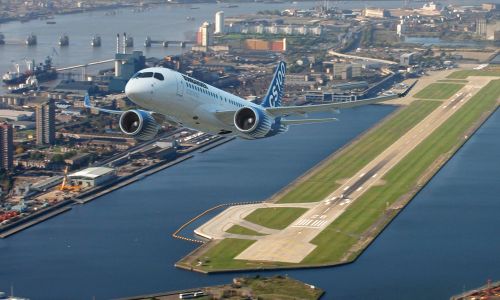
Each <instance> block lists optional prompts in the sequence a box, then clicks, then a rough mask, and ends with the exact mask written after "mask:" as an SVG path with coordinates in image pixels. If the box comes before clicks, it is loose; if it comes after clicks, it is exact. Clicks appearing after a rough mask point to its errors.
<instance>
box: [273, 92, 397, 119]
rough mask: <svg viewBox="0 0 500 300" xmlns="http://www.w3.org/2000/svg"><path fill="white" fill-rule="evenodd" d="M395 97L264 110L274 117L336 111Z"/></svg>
mask: <svg viewBox="0 0 500 300" xmlns="http://www.w3.org/2000/svg"><path fill="white" fill-rule="evenodd" d="M395 98H398V95H390V96H381V97H376V98H371V99H366V100H356V101H348V102H336V103H327V104H317V105H303V106H280V107H270V108H266V111H267V112H268V113H270V114H271V115H273V116H275V117H286V116H292V115H305V114H308V113H312V112H324V111H336V110H338V109H342V108H351V107H356V106H362V105H368V104H374V103H379V102H383V101H387V100H391V99H395Z"/></svg>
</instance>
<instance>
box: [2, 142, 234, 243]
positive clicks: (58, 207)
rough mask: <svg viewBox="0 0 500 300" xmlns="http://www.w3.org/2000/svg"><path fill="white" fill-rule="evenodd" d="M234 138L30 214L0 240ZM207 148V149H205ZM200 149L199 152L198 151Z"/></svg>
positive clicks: (13, 225) (8, 226)
mask: <svg viewBox="0 0 500 300" xmlns="http://www.w3.org/2000/svg"><path fill="white" fill-rule="evenodd" d="M234 139H235V138H234V137H219V138H215V139H212V140H210V141H209V142H207V143H206V144H204V145H200V146H196V147H193V148H191V149H189V150H188V151H186V152H183V153H182V154H181V155H180V156H179V157H177V158H176V159H174V160H172V161H162V162H159V163H157V164H154V165H152V166H149V167H146V168H144V169H141V170H138V171H136V172H134V173H133V174H131V175H128V176H126V177H124V178H119V179H117V180H115V181H112V182H110V183H108V184H106V185H104V186H99V187H97V188H94V189H91V190H89V191H86V192H84V193H82V195H78V196H77V197H74V198H72V199H68V200H63V201H61V202H59V203H57V204H55V205H54V206H51V207H48V208H46V209H43V210H40V211H38V212H36V213H34V214H31V215H29V216H27V217H25V218H21V219H19V220H17V221H14V223H11V224H8V225H7V226H5V227H3V228H0V239H4V238H7V237H9V236H11V235H13V234H16V233H18V232H21V231H23V230H25V229H27V228H29V227H31V226H34V225H36V224H39V223H42V222H44V221H46V220H48V219H50V218H53V217H55V216H57V215H59V214H62V213H65V212H67V211H69V210H71V209H72V207H73V205H77V204H79V205H83V204H86V203H89V202H92V201H94V200H96V199H97V198H100V197H102V196H105V195H107V194H109V193H112V192H113V191H115V190H118V189H121V188H123V187H125V186H128V185H130V184H133V183H135V182H137V181H140V180H142V179H144V178H145V177H147V176H150V175H153V174H155V173H157V172H160V171H162V170H165V169H167V168H170V167H173V166H175V165H177V164H180V163H182V162H184V161H186V160H189V159H191V158H193V157H194V154H192V153H193V152H195V151H198V153H204V152H206V151H209V150H211V149H214V148H216V147H218V146H220V145H223V144H225V143H228V142H230V141H232V140H234ZM205 148H207V149H205ZM200 149H201V150H200Z"/></svg>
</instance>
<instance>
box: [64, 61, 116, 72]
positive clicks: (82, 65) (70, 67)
mask: <svg viewBox="0 0 500 300" xmlns="http://www.w3.org/2000/svg"><path fill="white" fill-rule="evenodd" d="M113 61H115V59H114V58H112V59H105V60H100V61H94V62H90V63H87V64H81V65H74V66H69V67H63V68H58V69H56V71H58V72H60V71H67V70H72V69H78V68H86V67H89V66H95V65H101V64H106V63H110V62H113Z"/></svg>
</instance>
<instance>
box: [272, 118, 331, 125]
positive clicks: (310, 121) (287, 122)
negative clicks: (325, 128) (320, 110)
mask: <svg viewBox="0 0 500 300" xmlns="http://www.w3.org/2000/svg"><path fill="white" fill-rule="evenodd" d="M334 121H338V119H337V118H324V119H296V120H281V123H282V124H284V125H301V124H314V123H326V122H334Z"/></svg>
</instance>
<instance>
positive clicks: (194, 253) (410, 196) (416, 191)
mask: <svg viewBox="0 0 500 300" xmlns="http://www.w3.org/2000/svg"><path fill="white" fill-rule="evenodd" d="M498 109H499V106H498V105H497V107H496V108H495V109H494V110H492V111H490V112H489V113H488V114H487V115H485V116H483V117H482V118H481V120H480V121H479V123H478V124H477V125H475V126H474V127H473V128H471V129H470V130H469V132H470V134H469V138H467V139H464V140H463V141H462V142H461V143H460V144H457V146H456V149H454V150H453V151H452V153H451V154H449V155H448V156H447V157H446V158H445V159H444V160H442V161H440V162H439V163H438V164H436V165H435V166H434V167H433V168H432V170H429V174H430V176H429V175H427V176H423V177H424V178H425V179H424V183H423V184H420V185H419V186H418V187H416V188H415V189H414V190H413V191H410V193H408V196H407V197H405V198H404V199H402V202H404V203H403V206H402V207H401V208H400V209H398V210H397V211H396V213H395V214H394V215H393V216H392V217H389V218H388V219H387V220H386V221H387V222H385V223H384V224H382V226H381V227H380V228H381V230H380V231H379V232H378V233H376V234H375V235H374V236H372V238H371V240H370V241H369V242H368V243H367V244H366V246H364V247H363V249H361V251H360V252H359V253H358V254H357V255H356V256H355V257H354V258H353V259H351V260H349V261H346V262H340V263H325V264H304V265H300V266H298V265H290V266H279V267H274V266H270V267H266V266H262V267H259V268H248V269H224V270H211V271H205V270H201V269H197V268H194V267H188V266H186V265H184V264H182V261H184V260H185V259H187V258H188V257H198V256H200V255H197V254H198V253H199V252H201V253H203V251H206V250H208V249H207V248H210V247H211V246H212V245H210V242H212V241H209V242H207V243H203V244H202V245H201V246H199V247H198V248H196V249H194V250H193V251H191V252H190V253H188V254H187V255H185V256H184V257H182V258H181V259H180V260H179V261H178V262H176V263H175V264H174V266H175V267H177V268H179V269H183V270H187V271H194V272H197V273H201V274H222V273H235V272H242V271H244V272H259V271H277V270H299V269H313V268H329V267H338V266H343V265H348V264H351V263H354V262H355V261H356V260H357V259H358V258H359V257H360V256H361V255H362V254H363V253H364V252H365V251H366V250H367V249H368V248H369V246H370V245H371V244H372V243H373V242H374V241H375V240H376V239H377V237H378V236H379V235H380V234H382V232H384V230H385V229H386V228H387V227H388V226H389V225H390V224H391V223H392V222H393V221H394V220H395V219H396V217H397V216H398V215H399V214H400V213H401V212H402V211H403V210H404V209H405V208H406V207H407V205H408V204H409V203H410V202H411V201H412V200H413V199H414V198H415V197H416V196H417V195H418V194H419V193H420V191H422V189H423V188H424V187H426V186H427V185H428V184H429V182H430V181H431V180H432V179H433V178H434V177H435V176H436V175H437V174H438V173H439V171H440V170H441V169H442V168H443V167H444V166H445V165H446V164H447V163H448V162H449V161H450V160H451V158H453V157H454V156H455V154H456V153H457V152H458V151H459V150H460V149H461V148H462V147H463V146H464V145H465V144H466V143H467V141H468V140H469V139H470V137H472V136H473V135H474V134H475V133H476V132H477V131H478V130H479V129H480V128H481V127H482V125H483V124H484V123H485V122H486V121H488V120H489V119H490V118H491V116H492V115H493V114H494V113H495V112H496V111H498ZM314 168H316V167H314ZM285 188H286V187H285ZM267 201H268V200H264V202H267Z"/></svg>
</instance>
